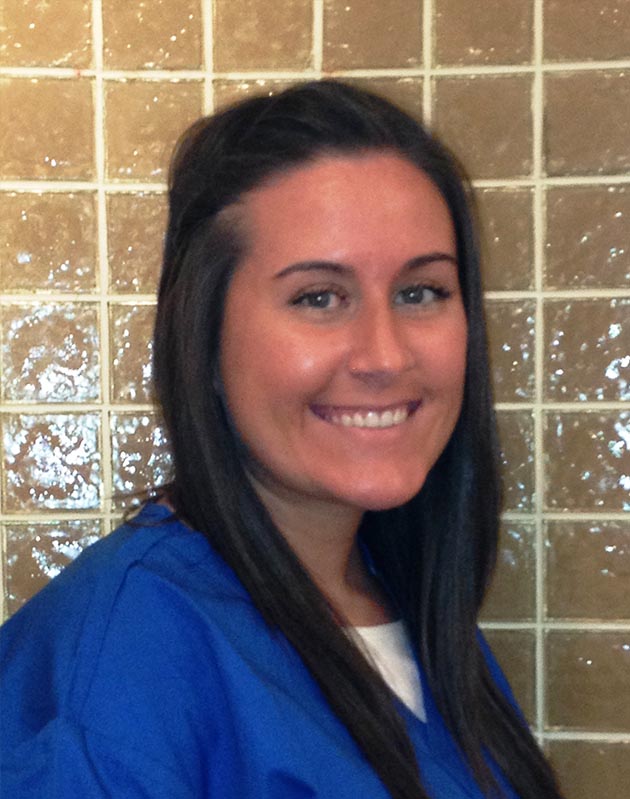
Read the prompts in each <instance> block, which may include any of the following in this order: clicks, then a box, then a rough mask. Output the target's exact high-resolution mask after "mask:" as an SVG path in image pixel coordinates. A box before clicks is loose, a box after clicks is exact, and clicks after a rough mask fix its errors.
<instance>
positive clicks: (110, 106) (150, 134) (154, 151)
mask: <svg viewBox="0 0 630 799" xmlns="http://www.w3.org/2000/svg"><path fill="white" fill-rule="evenodd" d="M201 110H202V104H201V84H200V83H199V82H197V81H180V82H178V81H170V82H168V83H167V82H162V81H140V80H127V81H107V82H106V85H105V112H106V127H105V145H106V163H107V176H108V177H109V178H110V179H112V180H147V181H164V180H166V171H167V168H168V162H169V160H170V155H171V151H172V149H173V146H174V144H175V142H176V141H177V139H178V137H179V135H180V134H181V133H182V132H183V130H184V129H185V128H186V127H187V126H188V125H189V124H190V123H192V122H193V121H194V120H195V119H197V118H198V117H199V116H201Z"/></svg>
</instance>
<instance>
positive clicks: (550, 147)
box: [544, 69, 630, 175]
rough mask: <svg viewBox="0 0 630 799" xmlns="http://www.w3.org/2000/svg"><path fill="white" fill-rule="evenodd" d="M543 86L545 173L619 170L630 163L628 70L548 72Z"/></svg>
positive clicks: (568, 173)
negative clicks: (586, 133) (585, 100)
mask: <svg viewBox="0 0 630 799" xmlns="http://www.w3.org/2000/svg"><path fill="white" fill-rule="evenodd" d="M544 91H545V141H544V150H545V164H546V170H547V174H549V175H590V174H596V175H597V174H609V175H618V174H622V173H623V172H627V171H628V170H629V169H630V149H629V148H628V140H629V139H630V72H628V71H627V70H615V69H610V70H587V71H583V72H574V73H569V72H567V73H559V74H548V75H546V76H545V89H544ZM585 97H588V102H584V98H585ZM586 131H588V135H585V132H586Z"/></svg>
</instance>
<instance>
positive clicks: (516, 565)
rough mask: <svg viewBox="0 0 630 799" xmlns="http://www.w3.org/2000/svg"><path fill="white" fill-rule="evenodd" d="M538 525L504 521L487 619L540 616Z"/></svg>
mask: <svg viewBox="0 0 630 799" xmlns="http://www.w3.org/2000/svg"><path fill="white" fill-rule="evenodd" d="M535 538H536V526H535V525H534V524H532V523H530V522H518V521H513V520H511V521H504V522H503V524H502V525H501V536H500V540H499V555H498V558H497V568H496V571H495V574H494V577H493V579H492V584H491V586H490V590H489V591H488V595H487V597H486V600H485V602H484V605H483V612H482V620H483V621H532V620H533V619H534V618H535V616H536V546H535V544H536V541H535Z"/></svg>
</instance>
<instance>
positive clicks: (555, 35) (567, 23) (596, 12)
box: [544, 0, 630, 61]
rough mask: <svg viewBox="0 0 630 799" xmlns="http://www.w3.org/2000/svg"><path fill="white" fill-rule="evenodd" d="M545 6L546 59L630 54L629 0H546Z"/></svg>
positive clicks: (556, 59) (605, 58) (626, 55)
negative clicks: (629, 33)
mask: <svg viewBox="0 0 630 799" xmlns="http://www.w3.org/2000/svg"><path fill="white" fill-rule="evenodd" d="M544 5H545V25H544V34H545V36H544V57H545V59H546V60H549V61H584V60H587V59H590V60H596V61H606V60H612V59H622V58H629V57H630V37H629V36H628V31H630V2H629V0H571V2H570V4H567V2H566V0H545V4H544Z"/></svg>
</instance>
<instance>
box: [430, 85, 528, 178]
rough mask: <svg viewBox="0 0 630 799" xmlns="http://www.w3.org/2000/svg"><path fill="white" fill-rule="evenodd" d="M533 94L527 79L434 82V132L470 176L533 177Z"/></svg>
mask: <svg viewBox="0 0 630 799" xmlns="http://www.w3.org/2000/svg"><path fill="white" fill-rule="evenodd" d="M531 91H532V79H531V77H530V76H529V75H489V76H486V75H484V76H480V75H474V76H471V77H459V76H456V77H450V76H449V77H442V78H437V79H435V109H434V110H435V130H436V132H437V134H438V135H439V136H440V137H441V138H442V139H443V140H444V141H445V142H446V144H447V145H448V146H449V147H451V149H452V150H453V151H454V152H455V153H456V155H457V156H458V157H459V158H460V159H461V161H462V163H463V164H464V166H465V167H466V169H467V170H468V172H469V174H470V175H471V177H473V178H517V177H527V176H528V175H530V174H531V171H532V164H533V161H532V157H533V149H532V111H531Z"/></svg>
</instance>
